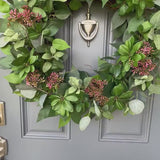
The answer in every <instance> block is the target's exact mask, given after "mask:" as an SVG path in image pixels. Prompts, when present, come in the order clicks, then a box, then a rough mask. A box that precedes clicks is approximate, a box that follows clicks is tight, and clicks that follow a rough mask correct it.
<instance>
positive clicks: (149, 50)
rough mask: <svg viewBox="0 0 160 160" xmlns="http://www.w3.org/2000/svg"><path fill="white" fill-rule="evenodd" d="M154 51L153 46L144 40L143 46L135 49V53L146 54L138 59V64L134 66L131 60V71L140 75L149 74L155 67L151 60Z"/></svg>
mask: <svg viewBox="0 0 160 160" xmlns="http://www.w3.org/2000/svg"><path fill="white" fill-rule="evenodd" d="M153 53H154V50H153V47H151V45H150V43H149V42H144V43H143V46H142V47H141V48H140V49H139V50H138V51H137V54H144V55H145V56H146V58H145V59H143V60H140V61H139V62H138V66H136V67H135V66H134V65H133V63H132V62H131V68H132V72H133V73H134V74H138V75H140V76H144V75H149V74H150V72H151V71H153V70H154V69H155V67H156V64H154V63H153V62H152V60H151V56H152V54H153Z"/></svg>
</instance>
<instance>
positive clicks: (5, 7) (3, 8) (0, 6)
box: [0, 0, 10, 13]
mask: <svg viewBox="0 0 160 160" xmlns="http://www.w3.org/2000/svg"><path fill="white" fill-rule="evenodd" d="M9 11H10V10H9V4H8V3H7V2H5V1H4V0H0V12H2V13H8V12H9Z"/></svg>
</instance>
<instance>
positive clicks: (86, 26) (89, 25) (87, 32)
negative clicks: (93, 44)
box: [79, 7, 98, 47]
mask: <svg viewBox="0 0 160 160" xmlns="http://www.w3.org/2000/svg"><path fill="white" fill-rule="evenodd" d="M86 16H87V18H86V20H83V21H81V22H80V23H79V32H80V34H81V36H82V37H83V39H84V40H86V41H87V46H88V47H90V41H91V40H93V39H94V38H95V36H96V35H97V32H98V22H96V21H95V20H91V14H90V8H89V7H88V12H87V15H86Z"/></svg>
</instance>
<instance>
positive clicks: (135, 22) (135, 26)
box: [127, 17, 144, 33]
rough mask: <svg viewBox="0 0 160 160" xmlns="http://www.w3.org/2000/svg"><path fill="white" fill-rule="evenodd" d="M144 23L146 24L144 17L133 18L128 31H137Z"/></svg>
mask: <svg viewBox="0 0 160 160" xmlns="http://www.w3.org/2000/svg"><path fill="white" fill-rule="evenodd" d="M143 22H144V18H143V17H141V18H137V17H133V18H132V19H131V20H130V21H129V23H128V28H127V31H128V32H129V33H131V32H135V31H137V29H138V27H139V25H141V24H142V23H143Z"/></svg>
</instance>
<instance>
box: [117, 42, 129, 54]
mask: <svg viewBox="0 0 160 160" xmlns="http://www.w3.org/2000/svg"><path fill="white" fill-rule="evenodd" d="M118 53H119V54H120V55H123V56H126V55H129V48H128V47H127V46H126V45H124V44H122V45H120V47H119V49H118Z"/></svg>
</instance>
